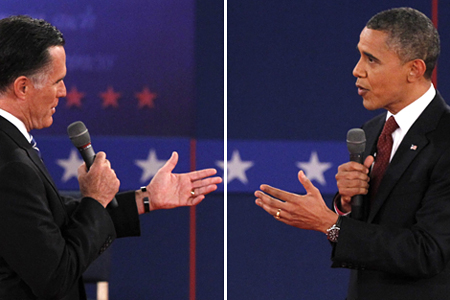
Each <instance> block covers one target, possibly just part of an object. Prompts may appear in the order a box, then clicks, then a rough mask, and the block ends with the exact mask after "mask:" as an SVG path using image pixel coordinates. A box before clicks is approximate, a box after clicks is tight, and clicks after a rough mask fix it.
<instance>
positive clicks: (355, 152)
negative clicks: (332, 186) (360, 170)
mask: <svg viewBox="0 0 450 300" xmlns="http://www.w3.org/2000/svg"><path fill="white" fill-rule="evenodd" d="M347 148H348V151H349V153H350V161H354V162H357V163H360V164H363V163H364V157H363V154H364V150H365V149H366V134H365V133H364V130H362V129H360V128H353V129H350V130H349V131H348V133H347ZM351 204H352V213H351V215H350V216H351V217H352V218H353V219H356V220H364V219H365V217H366V211H367V208H368V207H367V204H366V203H364V199H363V195H355V196H353V197H352V201H351Z"/></svg>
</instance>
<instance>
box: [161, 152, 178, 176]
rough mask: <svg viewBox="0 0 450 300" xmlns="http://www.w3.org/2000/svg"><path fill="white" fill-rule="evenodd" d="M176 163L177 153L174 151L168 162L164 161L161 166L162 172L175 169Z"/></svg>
mask: <svg viewBox="0 0 450 300" xmlns="http://www.w3.org/2000/svg"><path fill="white" fill-rule="evenodd" d="M177 163H178V153H177V152H176V151H173V152H172V156H170V158H169V160H168V161H166V163H165V164H164V166H162V168H161V169H162V170H164V171H166V172H172V171H173V169H175V166H176V165H177Z"/></svg>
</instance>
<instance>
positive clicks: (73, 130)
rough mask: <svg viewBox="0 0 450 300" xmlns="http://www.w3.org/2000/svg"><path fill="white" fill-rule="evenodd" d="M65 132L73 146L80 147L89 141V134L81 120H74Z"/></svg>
mask: <svg viewBox="0 0 450 300" xmlns="http://www.w3.org/2000/svg"><path fill="white" fill-rule="evenodd" d="M67 134H68V135H69V138H70V139H71V140H72V143H73V145H74V146H75V147H77V148H78V147H82V146H85V145H87V144H89V143H90V142H91V136H90V135H89V131H88V130H87V128H86V126H85V125H84V123H83V122H81V121H76V122H73V123H72V124H70V125H69V126H68V127H67Z"/></svg>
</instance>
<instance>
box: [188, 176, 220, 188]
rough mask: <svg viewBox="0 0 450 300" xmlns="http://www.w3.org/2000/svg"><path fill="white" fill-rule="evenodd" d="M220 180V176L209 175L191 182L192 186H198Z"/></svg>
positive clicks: (217, 182) (215, 182) (216, 182)
mask: <svg viewBox="0 0 450 300" xmlns="http://www.w3.org/2000/svg"><path fill="white" fill-rule="evenodd" d="M221 182H222V178H221V177H210V178H206V179H202V180H197V181H194V182H193V183H192V188H194V189H195V188H200V187H203V186H207V185H211V184H219V183H221Z"/></svg>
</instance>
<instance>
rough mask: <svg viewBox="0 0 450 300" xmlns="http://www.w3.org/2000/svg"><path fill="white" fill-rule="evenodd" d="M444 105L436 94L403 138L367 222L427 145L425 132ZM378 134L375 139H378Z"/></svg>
mask: <svg viewBox="0 0 450 300" xmlns="http://www.w3.org/2000/svg"><path fill="white" fill-rule="evenodd" d="M445 106H446V105H445V102H444V100H443V99H442V98H441V97H440V95H439V94H437V95H436V97H435V98H434V99H433V101H432V102H431V103H430V104H429V105H428V107H427V108H426V109H425V110H424V111H423V113H422V114H421V115H420V116H419V118H418V119H417V120H416V122H414V124H413V126H411V128H410V129H409V131H408V133H407V134H406V135H405V137H404V138H403V140H402V142H401V143H400V146H399V147H398V149H397V152H396V153H395V155H394V157H393V158H392V161H391V163H390V164H389V166H388V168H387V169H386V173H385V174H384V176H383V179H382V181H381V183H380V188H379V189H378V192H377V195H376V197H375V199H374V201H373V204H372V207H371V209H370V214H369V219H368V221H369V223H370V222H372V221H373V219H374V217H375V215H376V214H377V212H378V211H379V210H380V208H381V207H382V205H383V203H384V202H385V201H386V199H387V198H388V196H389V194H390V193H391V191H392V189H393V188H394V187H395V186H396V184H397V182H398V181H399V180H400V178H401V177H402V175H403V173H404V172H405V171H406V169H407V168H408V166H409V165H410V164H411V162H412V161H413V160H414V159H415V158H416V157H417V156H418V155H419V154H420V152H421V151H422V150H423V149H424V148H425V147H426V146H427V145H428V143H429V141H428V138H427V137H426V134H427V133H429V132H431V131H433V130H435V129H436V126H437V124H438V122H439V120H440V118H441V116H442V113H443V112H444V110H445ZM377 130H380V129H377ZM378 135H379V134H378ZM378 135H377V136H376V138H375V140H377V139H378ZM375 143H376V141H375ZM375 147H376V145H375ZM375 149H376V148H375Z"/></svg>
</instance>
